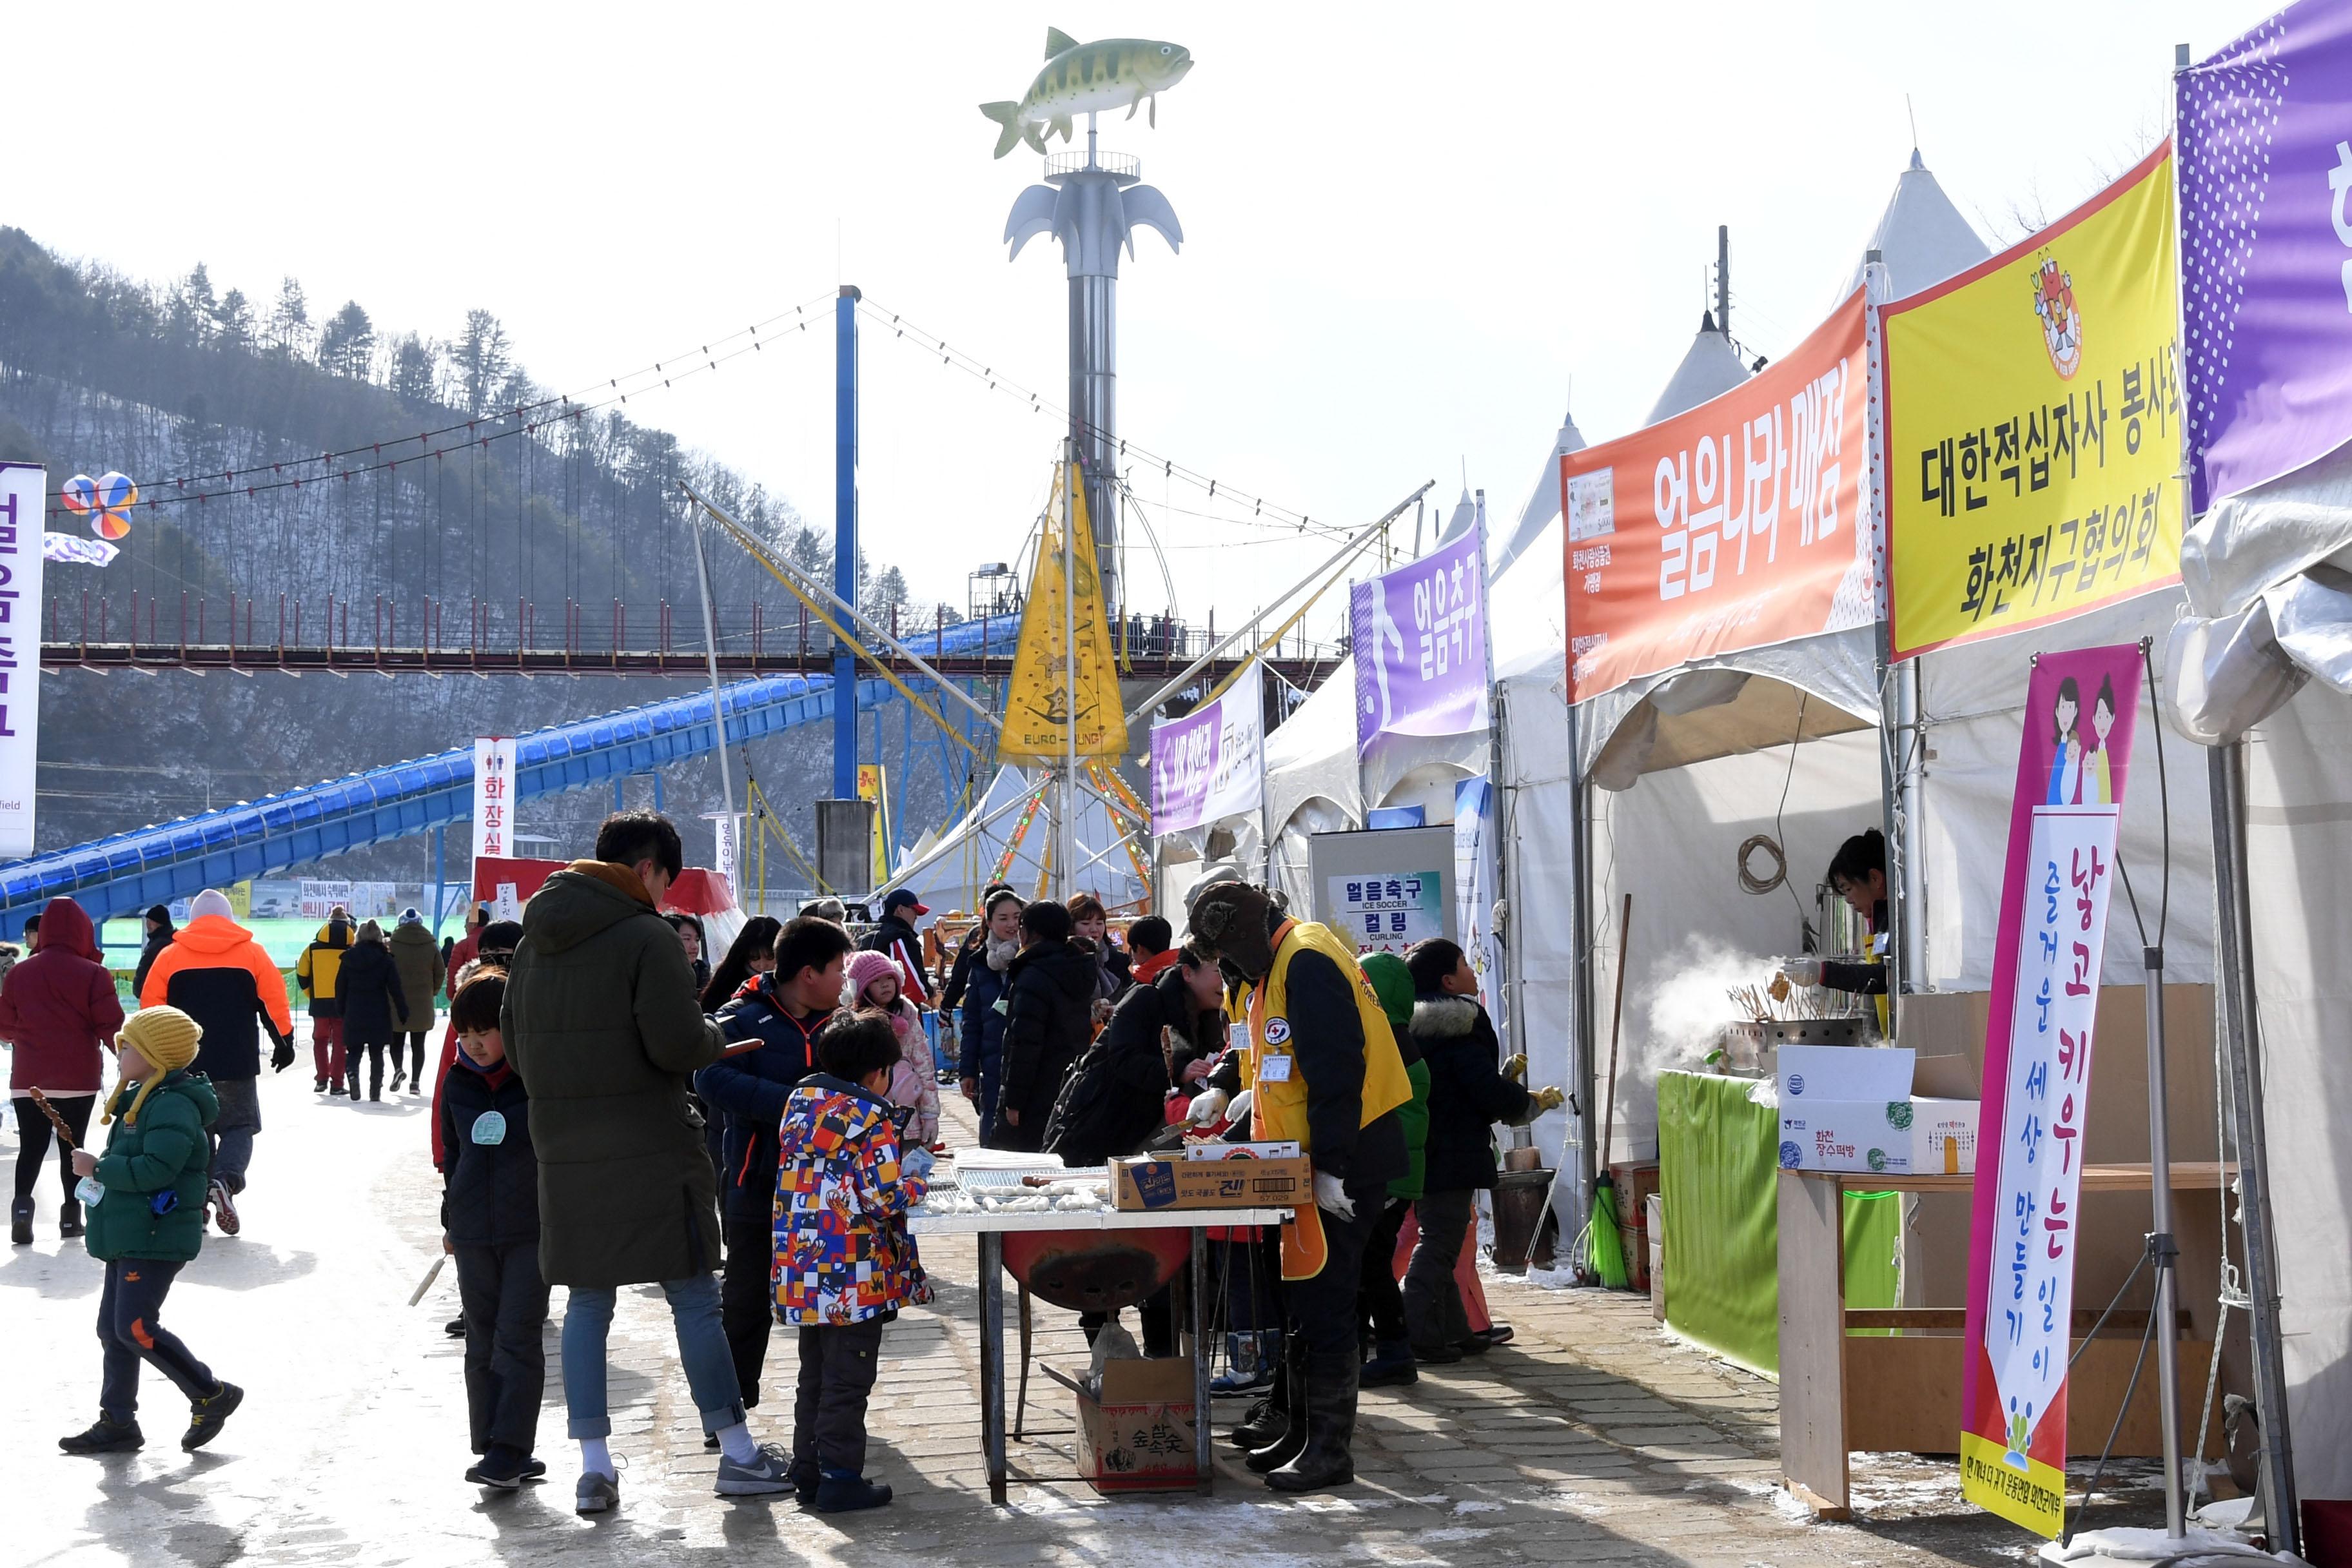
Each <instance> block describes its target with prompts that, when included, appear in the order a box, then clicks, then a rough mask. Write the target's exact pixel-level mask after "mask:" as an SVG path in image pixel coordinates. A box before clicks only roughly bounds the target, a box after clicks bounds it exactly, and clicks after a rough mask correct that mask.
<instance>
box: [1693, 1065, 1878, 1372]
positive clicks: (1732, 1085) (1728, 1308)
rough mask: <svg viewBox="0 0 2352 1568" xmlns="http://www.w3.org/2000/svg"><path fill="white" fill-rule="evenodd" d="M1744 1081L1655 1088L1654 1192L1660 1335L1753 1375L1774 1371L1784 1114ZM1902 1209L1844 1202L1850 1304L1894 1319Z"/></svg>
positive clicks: (1867, 1200) (1705, 1076)
mask: <svg viewBox="0 0 2352 1568" xmlns="http://www.w3.org/2000/svg"><path fill="white" fill-rule="evenodd" d="M1755 1087H1756V1085H1755V1083H1754V1082H1753V1081H1752V1080H1750V1079H1738V1078H1723V1077H1719V1076H1717V1075H1716V1074H1713V1073H1690V1072H1669V1073H1661V1074H1660V1075H1659V1077H1658V1192H1659V1195H1660V1196H1661V1198H1662V1199H1663V1200H1664V1208H1665V1222H1666V1240H1665V1280H1666V1287H1665V1288H1666V1326H1667V1327H1668V1328H1669V1329H1672V1330H1673V1331H1675V1333H1677V1334H1679V1335H1681V1336H1682V1337H1683V1338H1684V1339H1686V1340H1688V1341H1690V1342H1692V1343H1694V1344H1696V1345H1699V1346H1702V1347H1704V1348H1705V1349H1706V1350H1709V1351H1712V1352H1715V1353H1716V1354H1717V1355H1719V1356H1722V1357H1723V1358H1724V1359H1725V1360H1727V1361H1731V1362H1736V1363H1738V1364H1739V1365H1741V1366H1744V1367H1747V1368H1748V1369H1749V1370H1750V1371H1753V1372H1759V1373H1764V1374H1765V1375H1766V1376H1768V1377H1769V1376H1777V1375H1778V1374H1779V1372H1780V1197H1779V1193H1780V1116H1779V1113H1778V1112H1777V1111H1775V1110H1772V1109H1770V1108H1769V1107H1766V1106H1760V1105H1758V1104H1756V1103H1754V1102H1753V1101H1752V1100H1749V1099H1748V1092H1749V1091H1750V1090H1751V1089H1754V1088H1755ZM1901 1222H1902V1200H1901V1199H1900V1198H1899V1197H1896V1196H1891V1195H1890V1196H1886V1197H1872V1196H1868V1195H1864V1194H1854V1193H1849V1194H1846V1200H1845V1300H1846V1305H1847V1306H1849V1307H1893V1306H1895V1305H1898V1303H1897V1301H1896V1300H1895V1296H1896V1293H1897V1291H1898V1289H1900V1286H1899V1282H1898V1279H1897V1276H1896V1271H1895V1252H1896V1247H1898V1245H1899V1243H1900V1239H1901Z"/></svg>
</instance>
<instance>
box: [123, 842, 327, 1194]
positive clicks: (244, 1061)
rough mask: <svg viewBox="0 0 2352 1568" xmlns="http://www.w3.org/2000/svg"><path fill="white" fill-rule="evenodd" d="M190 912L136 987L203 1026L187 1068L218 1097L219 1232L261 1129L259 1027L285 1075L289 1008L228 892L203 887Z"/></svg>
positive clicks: (214, 1188)
mask: <svg viewBox="0 0 2352 1568" xmlns="http://www.w3.org/2000/svg"><path fill="white" fill-rule="evenodd" d="M189 913H190V915H191V916H192V917H193V918H192V919H191V920H190V921H188V923H187V924H186V925H184V926H182V927H181V928H180V929H179V930H178V931H176V932H174V933H173V937H172V945H171V946H169V947H167V948H165V949H164V950H163V952H161V953H159V954H158V955H157V956H156V959H155V963H154V965H153V966H152V968H150V969H149V970H148V971H147V984H145V985H143V986H142V987H141V988H140V992H139V1005H141V1006H142V1007H161V1006H164V1005H171V1006H173V1007H177V1008H178V1009H179V1010H180V1011H181V1012H183V1013H185V1014H186V1015H187V1016H189V1017H191V1018H194V1020H195V1021H196V1025H197V1026H198V1027H200V1028H201V1029H203V1030H204V1039H203V1043H202V1044H201V1045H199V1046H198V1047H197V1049H196V1059H195V1060H194V1062H193V1063H192V1064H190V1066H191V1068H192V1070H194V1071H196V1072H200V1073H203V1074H205V1075H206V1076H207V1077H209V1078H210V1079H212V1080H213V1092H214V1093H215V1095H217V1096H219V1097H220V1121H219V1122H218V1124H217V1125H216V1127H215V1131H217V1132H218V1134H219V1136H220V1149H219V1152H217V1153H215V1155H214V1156H213V1168H212V1182H211V1194H210V1201H211V1204H212V1209H213V1219H214V1222H215V1224H217V1225H218V1226H220V1227H221V1230H222V1232H223V1234H225V1235H228V1236H235V1235H236V1233H237V1229H238V1226H239V1224H240V1222H239V1220H238V1218H237V1213H236V1194H239V1193H241V1192H243V1191H245V1173H246V1167H247V1165H249V1164H250V1163H252V1161H253V1135H254V1134H255V1133H257V1132H258V1131H261V1096H260V1093H259V1092H258V1089H257V1084H256V1080H257V1079H259V1078H260V1076H261V1030H260V1028H259V1027H258V1025H260V1024H261V1023H264V1022H266V1023H268V1026H269V1033H270V1039H271V1042H272V1044H271V1049H270V1054H269V1065H270V1066H271V1067H272V1068H275V1069H276V1070H277V1071H278V1072H284V1071H285V1070H286V1068H288V1066H289V1065H290V1064H291V1063H292V1062H293V1060H294V1013H293V1009H292V1008H290V1007H289V1006H288V1005H287V1004H286V977H285V975H283V974H282V973H279V972H278V965H276V964H275V963H271V962H270V960H269V954H268V953H267V952H263V951H262V947H261V944H260V943H259V942H256V941H254V940H253V933H252V932H251V931H247V930H246V929H245V928H244V927H243V926H241V925H239V924H237V923H236V920H235V919H234V918H232V916H231V914H230V910H229V902H228V895H227V894H226V893H220V892H215V891H213V890H212V889H205V891H204V892H201V893H198V894H197V895H196V897H195V900H194V902H193V903H192V904H191V905H190V906H189Z"/></svg>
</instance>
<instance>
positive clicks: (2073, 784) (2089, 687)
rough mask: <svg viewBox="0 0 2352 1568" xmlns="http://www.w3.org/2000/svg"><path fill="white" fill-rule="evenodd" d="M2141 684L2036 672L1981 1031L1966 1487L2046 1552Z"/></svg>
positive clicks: (2079, 658)
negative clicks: (2100, 1015) (2096, 1029)
mask: <svg viewBox="0 0 2352 1568" xmlns="http://www.w3.org/2000/svg"><path fill="white" fill-rule="evenodd" d="M2140 668H2141V667H2140V650H2139V648H2138V647H2137V646H2135V645H2131V644H2126V645H2123V646H2121V647H2093V648H2079V649H2075V650H2074V651H2072V652H2067V653H2045V654H2042V655H2041V656H2040V657H2039V658H2037V659H2036V660H2035V661H2034V664H2033V667H2032V674H2031V676H2030V677H2029V678H2028V679H2027V683H2026V697H2025V721H2024V732H2023V734H2022V735H2021V737H2020V742H2019V746H2018V760H2017V790H2016V795H2015V798H2014V800H2013V801H2012V803H2011V807H2010V819H2009V858H2008V861H2007V872H2006V876H2005V878H2004V880H2003V881H2002V884H2001V893H2000V927H1999V934H1998V937H1997V939H1996V940H1997V942H1998V944H1999V945H1998V946H1997V947H1996V948H1995V950H1994V954H1993V971H1992V993H1991V996H1990V1011H1989V1014H1988V1016H1987V1021H1986V1024H1985V1050H1984V1090H1983V1103H1982V1106H1981V1108H1980V1110H1979V1119H1978V1123H1977V1151H1978V1152H1977V1175H1976V1205H1975V1210H1974V1218H1973V1224H1972V1225H1971V1226H1970V1232H1969V1298H1968V1311H1969V1315H1968V1330H1967V1332H1966V1333H1965V1335H1964V1336H1963V1337H1962V1339H1961V1345H1962V1350H1961V1355H1962V1357H1963V1360H1962V1373H1961V1394H1960V1412H1961V1422H1962V1425H1961V1430H1960V1485H1961V1490H1962V1492H1963V1493H1964V1494H1965V1495H1966V1496H1967V1497H1968V1499H1969V1500H1970V1501H1971V1502H1974V1503H1976V1504H1977V1505H1978V1506H1979V1507H1980V1508H1985V1509H1989V1510H1991V1511H1992V1512H1994V1513H1997V1514H2000V1516H2001V1517H2002V1518H2004V1519H2007V1520H2010V1521H2013V1522H2015V1523H2018V1524H2021V1525H2023V1526H2025V1527H2026V1528H2027V1529H2029V1530H2032V1531H2039V1532H2041V1533H2042V1534H2043V1535H2047V1536H2055V1535H2056V1534H2057V1533H2058V1531H2059V1528H2060V1526H2061V1524H2062V1523H2063V1520H2064V1511H2065V1501H2066V1361H2067V1351H2068V1346H2069V1344H2070V1343H2071V1335H2072V1332H2073V1321H2074V1254H2075V1250H2076V1248H2077V1247H2078V1245H2079V1243H2080V1239H2081V1238H2080V1237H2079V1235H2078V1234H2077V1228H2076V1227H2077V1226H2079V1224H2080V1222H2081V1205H2080V1204H2079V1202H2078V1201H2077V1199H2078V1195H2079V1194H2080V1192H2081V1188H2082V1181H2083V1150H2084V1147H2085V1144H2084V1137H2083V1133H2084V1117H2085V1114H2086V1112H2087V1111H2088V1110H2089V1106H2090V1099H2091V1026H2092V1022H2093V1019H2094V1017H2095V1015H2096V1013H2097V1011H2098V1005H2099V965H2100V963H2101V962H2102V960H2103V958H2104V955H2105V948H2106V932H2107V902H2108V895H2109V893H2110V892H2111V891H2112V890H2113V888H2114V884H2115V881H2116V826H2117V822H2118V820H2119V818H2120V816H2121V815H2122V810H2123V801H2124V779H2125V774H2126V771H2127V769H2128V767H2129V764H2130V762H2131V746H2132V731H2133V719H2134V716H2135V715H2136V714H2137V710H2138V703H2139V689H2140Z"/></svg>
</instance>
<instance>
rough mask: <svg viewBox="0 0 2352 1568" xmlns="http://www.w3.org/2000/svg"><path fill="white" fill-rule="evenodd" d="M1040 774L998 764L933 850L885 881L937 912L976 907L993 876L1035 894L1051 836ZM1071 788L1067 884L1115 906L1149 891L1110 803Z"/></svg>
mask: <svg viewBox="0 0 2352 1568" xmlns="http://www.w3.org/2000/svg"><path fill="white" fill-rule="evenodd" d="M1044 783H1045V770H1044V769H1042V768H1035V769H1028V770H1024V769H1021V768H1015V767H1004V766H1000V767H998V768H997V770H996V773H995V776H994V777H993V778H992V779H991V780H990V781H989V785H988V791H987V793H986V794H985V795H983V796H982V798H981V800H980V803H979V804H978V805H975V806H973V807H972V808H971V811H970V812H969V813H967V814H966V815H965V816H964V817H963V818H962V820H961V821H959V822H957V823H956V824H955V825H954V826H951V827H950V828H948V829H947V830H946V831H945V832H943V833H941V834H940V836H939V838H938V840H937V841H936V844H935V846H934V847H932V848H931V849H929V850H928V851H926V852H925V853H924V854H922V855H920V856H919V857H917V858H915V859H914V860H912V861H910V862H909V863H908V864H907V865H906V866H903V867H901V868H899V870H898V875H896V876H894V877H892V878H891V879H889V881H888V882H887V884H885V885H886V886H887V887H891V888H907V889H911V890H912V891H913V892H914V894H915V895H916V897H918V898H919V899H921V900H923V902H924V903H926V904H928V905H929V906H930V907H931V908H932V909H933V910H938V911H941V912H944V911H946V910H951V909H954V910H971V909H973V907H974V906H975V904H976V903H977V901H978V900H979V897H980V891H981V889H982V888H985V887H986V886H987V885H988V884H989V883H991V882H992V881H1000V880H1001V881H1006V882H1010V883H1012V884H1013V887H1014V888H1015V889H1018V890H1019V891H1020V893H1021V895H1022V897H1024V899H1026V898H1035V897H1039V896H1040V895H1039V893H1038V891H1037V889H1039V888H1041V887H1042V886H1043V885H1044V882H1045V871H1046V865H1047V858H1048V851H1047V846H1048V845H1050V844H1051V843H1052V842H1053V838H1054V812H1053V791H1051V790H1050V789H1046V790H1044V792H1043V794H1042V795H1040V793H1039V791H1040V786H1042V785H1043V784H1044ZM1074 793H1075V794H1076V796H1077V805H1076V824H1075V831H1076V842H1077V854H1076V868H1075V869H1074V870H1073V872H1072V874H1071V876H1070V878H1069V886H1070V887H1071V889H1074V890H1076V889H1084V890H1085V891H1087V892H1091V893H1093V894H1094V895H1095V896H1096V897H1097V898H1099V899H1101V900H1102V901H1103V902H1104V903H1105V904H1107V905H1108V906H1110V907H1111V908H1112V909H1117V908H1118V906H1119V905H1121V904H1126V903H1130V902H1132V901H1133V900H1136V899H1138V898H1139V897H1141V896H1142V894H1143V893H1144V891H1145V890H1146V889H1145V888H1144V884H1143V883H1142V882H1141V881H1140V880H1139V879H1138V878H1137V876H1136V874H1135V867H1134V864H1133V862H1132V861H1130V860H1129V858H1128V853H1127V851H1126V850H1125V849H1124V848H1122V847H1120V841H1119V832H1118V827H1117V826H1114V825H1113V823H1112V821H1111V815H1110V811H1109V809H1108V807H1106V806H1105V805H1103V803H1102V802H1101V801H1100V800H1099V799H1097V797H1096V796H1095V795H1094V794H1093V793H1092V791H1090V790H1088V789H1084V788H1081V789H1078V790H1076V791H1075V792H1074ZM1033 796H1034V797H1036V800H1037V805H1036V811H1035V814H1034V816H1032V817H1031V819H1030V821H1029V824H1028V829H1027V831H1026V832H1025V833H1024V832H1023V831H1022V818H1023V817H1024V816H1027V815H1029V812H1028V803H1029V801H1030V800H1031V799H1032V797H1033ZM1016 840H1017V843H1016ZM1008 846H1012V847H1013V856H1012V860H1011V863H1010V865H1009V866H1008V867H1007V868H1006V869H1005V871H1004V874H1003V876H1002V877H999V876H998V875H997V867H998V866H999V864H1000V863H1002V862H1003V859H1004V853H1005V850H1006V848H1007V847H1008Z"/></svg>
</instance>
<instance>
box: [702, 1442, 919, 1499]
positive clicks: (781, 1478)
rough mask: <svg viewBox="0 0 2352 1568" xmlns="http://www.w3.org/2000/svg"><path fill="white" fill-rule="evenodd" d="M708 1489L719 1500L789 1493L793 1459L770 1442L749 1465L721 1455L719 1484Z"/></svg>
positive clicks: (764, 1445)
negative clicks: (721, 1498) (710, 1489)
mask: <svg viewBox="0 0 2352 1568" xmlns="http://www.w3.org/2000/svg"><path fill="white" fill-rule="evenodd" d="M792 1489H793V1457H792V1456H791V1455H790V1454H787V1453H785V1452H784V1451H783V1449H782V1448H780V1447H777V1446H776V1445H775V1444H773V1443H762V1444H761V1445H760V1451H759V1452H758V1453H756V1454H754V1455H752V1456H751V1463H749V1464H737V1463H736V1462H735V1461H734V1460H732V1459H730V1458H727V1456H726V1455H724V1454H721V1455H720V1456H719V1481H718V1484H717V1485H716V1486H714V1487H713V1488H712V1490H713V1491H716V1492H717V1493H718V1494H719V1496H720V1497H768V1496H772V1494H774V1493H776V1492H784V1491H790V1490H792ZM885 1495H886V1496H887V1494H885Z"/></svg>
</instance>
